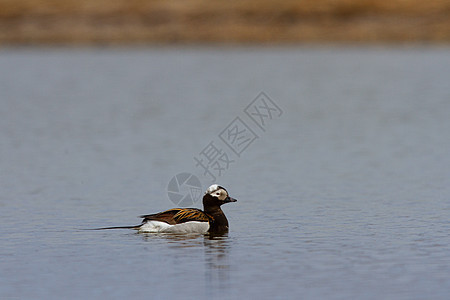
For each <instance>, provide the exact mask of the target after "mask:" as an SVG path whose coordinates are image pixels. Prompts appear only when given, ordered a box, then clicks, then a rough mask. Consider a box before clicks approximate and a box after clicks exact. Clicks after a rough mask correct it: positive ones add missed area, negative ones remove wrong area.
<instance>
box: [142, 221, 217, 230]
mask: <svg viewBox="0 0 450 300" xmlns="http://www.w3.org/2000/svg"><path fill="white" fill-rule="evenodd" d="M208 229H209V223H208V222H198V221H189V222H185V223H181V224H175V225H170V224H167V223H166V222H161V221H147V222H146V223H145V224H142V225H141V227H140V228H139V232H143V233H145V232H164V233H206V232H208Z"/></svg>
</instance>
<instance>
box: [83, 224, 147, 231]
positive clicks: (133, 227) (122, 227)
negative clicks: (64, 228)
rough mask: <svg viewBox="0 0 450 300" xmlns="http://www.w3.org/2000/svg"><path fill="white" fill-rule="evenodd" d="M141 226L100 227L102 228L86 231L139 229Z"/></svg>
mask: <svg viewBox="0 0 450 300" xmlns="http://www.w3.org/2000/svg"><path fill="white" fill-rule="evenodd" d="M140 227H141V225H134V226H113V227H100V228H89V229H86V230H106V229H139V228H140Z"/></svg>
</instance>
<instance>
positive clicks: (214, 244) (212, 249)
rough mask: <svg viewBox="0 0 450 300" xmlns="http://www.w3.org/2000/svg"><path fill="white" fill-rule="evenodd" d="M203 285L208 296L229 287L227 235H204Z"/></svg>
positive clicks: (228, 241)
mask: <svg viewBox="0 0 450 300" xmlns="http://www.w3.org/2000/svg"><path fill="white" fill-rule="evenodd" d="M203 244H204V250H205V281H206V282H205V283H206V288H207V291H206V292H207V294H208V296H211V297H212V296H214V294H216V293H219V294H222V293H223V291H224V290H226V289H228V288H229V287H230V261H229V252H230V239H229V237H228V233H223V234H215V235H213V234H210V235H205V236H204V239H203Z"/></svg>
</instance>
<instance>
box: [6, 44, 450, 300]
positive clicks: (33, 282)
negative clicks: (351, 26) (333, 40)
mask: <svg viewBox="0 0 450 300" xmlns="http://www.w3.org/2000/svg"><path fill="white" fill-rule="evenodd" d="M449 81H450V52H449V51H448V49H447V48H421V47H413V48H398V49H396V48H363V47H360V48H358V47H354V48H331V49H327V48H229V49H218V48H185V49H182V48H167V49H166V48H148V49H146V48H143V49H107V50H106V49H76V50H69V49H39V48H38V49H3V50H2V51H0V104H1V105H0V170H1V172H0V224H1V230H0V240H1V244H0V298H1V299H97V298H102V299H104V298H110V299H124V298H130V299H131V298H136V299H137V298H144V297H145V298H149V299H168V298H178V297H182V298H185V299H206V298H208V299H448V295H449V293H450V235H449V232H450V221H449V220H450V201H449V200H450V139H449V132H450V118H449V116H450V85H449V84H448V83H449ZM260 92H264V93H265V94H266V96H267V97H269V99H270V100H271V101H272V102H269V103H275V104H276V105H277V106H278V108H279V111H278V110H277V111H273V112H274V114H273V115H271V117H270V118H269V117H264V121H265V123H264V126H263V127H262V128H261V127H259V126H258V124H257V123H256V122H255V121H254V120H252V119H251V118H250V117H249V115H247V114H246V113H245V110H246V107H247V106H249V105H250V107H252V106H251V103H252V101H253V100H254V99H255V98H256V97H257V96H258V95H260ZM257 99H258V98H257ZM260 104H261V103H260ZM272 107H274V106H272ZM260 109H261V111H262V112H266V115H267V113H268V111H267V110H264V108H261V107H260ZM236 117H238V118H239V120H241V121H242V122H243V123H245V125H247V126H248V128H249V129H250V130H251V131H252V132H253V134H254V136H257V138H256V139H254V140H253V141H252V142H251V143H249V144H248V145H247V146H248V147H246V148H245V149H244V150H243V151H242V152H240V153H239V155H238V154H236V153H235V152H233V151H232V150H231V149H230V147H228V146H227V145H226V144H225V142H224V141H223V140H222V139H221V136H222V138H223V137H224V134H222V135H221V133H222V132H225V133H226V132H227V131H224V130H226V129H229V130H231V128H232V126H233V124H234V123H231V122H232V121H233V120H234V119H235V118H236ZM255 118H256V120H258V117H257V116H255ZM247 132H248V133H249V134H250V131H247ZM244 140H245V139H241V141H244ZM210 142H212V143H213V144H214V145H215V146H217V148H218V150H220V151H221V152H220V153H221V154H224V153H225V154H226V155H227V156H228V159H229V160H232V161H233V162H230V163H229V166H228V168H226V169H224V170H223V171H222V172H221V174H214V175H215V176H216V178H215V179H216V181H217V182H218V183H219V184H221V185H223V186H225V187H226V188H227V189H228V191H229V193H230V195H231V196H232V197H235V198H237V199H238V202H236V203H231V204H226V205H225V206H224V207H223V209H224V211H225V213H226V215H227V217H228V219H229V222H230V232H229V233H228V235H224V236H218V237H209V236H198V235H189V236H177V235H151V234H147V235H144V234H136V233H135V232H134V231H132V230H109V231H90V230H84V229H87V228H95V227H103V226H117V225H135V224H138V223H139V222H140V220H139V219H138V218H136V216H138V215H142V214H148V213H153V212H158V211H161V210H165V209H168V208H172V207H175V206H177V205H176V203H173V202H172V201H171V200H170V199H169V197H168V194H167V192H168V183H169V181H170V180H171V178H172V177H173V176H175V175H176V174H179V173H180V172H188V173H191V174H193V175H194V176H196V177H197V178H198V179H199V180H200V181H201V188H202V190H205V189H206V188H207V186H208V185H209V184H210V183H211V178H210V176H208V175H205V173H204V170H203V169H201V168H200V167H199V166H196V162H195V160H194V157H197V158H198V157H201V156H202V154H201V153H202V151H203V150H204V149H205V148H206V147H207V146H208V145H209V143H210ZM243 146H245V145H244V144H242V145H241V146H239V147H241V148H239V149H238V152H239V151H240V150H242V147H243ZM235 150H236V149H235ZM210 170H214V169H213V168H212V169H210ZM188 190H189V189H186V187H184V189H183V190H182V191H181V192H180V193H186V192H187V191H188ZM192 206H194V207H201V202H199V201H196V202H195V203H193V204H192Z"/></svg>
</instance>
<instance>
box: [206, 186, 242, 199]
mask: <svg viewBox="0 0 450 300" xmlns="http://www.w3.org/2000/svg"><path fill="white" fill-rule="evenodd" d="M205 195H210V196H212V197H214V198H217V199H218V200H220V201H222V202H223V203H228V202H236V201H237V200H236V199H234V198H231V197H230V196H229V195H228V192H227V190H226V189H225V188H224V187H221V186H220V185H218V184H213V185H211V186H210V187H209V188H208V189H206V192H205Z"/></svg>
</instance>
